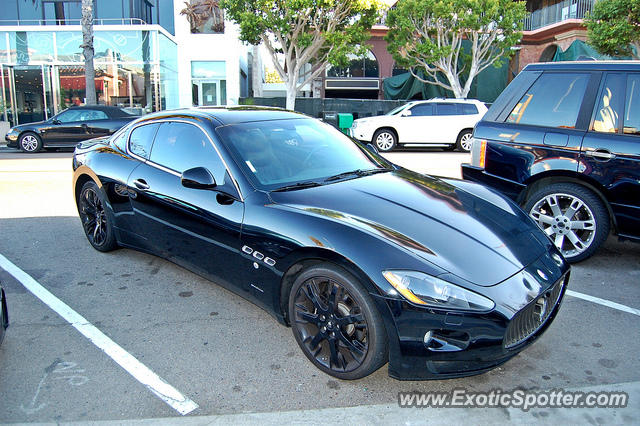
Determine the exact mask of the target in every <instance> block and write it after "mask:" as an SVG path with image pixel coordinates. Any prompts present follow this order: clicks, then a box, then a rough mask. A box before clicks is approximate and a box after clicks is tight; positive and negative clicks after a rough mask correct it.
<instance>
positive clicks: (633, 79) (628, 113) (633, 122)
mask: <svg viewBox="0 0 640 426" xmlns="http://www.w3.org/2000/svg"><path fill="white" fill-rule="evenodd" d="M622 131H623V133H625V134H628V135H640V75H638V74H635V75H634V74H632V75H629V76H628V77H627V96H626V98H625V108H624V127H623V130H622Z"/></svg>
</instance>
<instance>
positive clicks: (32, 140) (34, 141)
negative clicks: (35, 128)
mask: <svg viewBox="0 0 640 426" xmlns="http://www.w3.org/2000/svg"><path fill="white" fill-rule="evenodd" d="M18 147H19V148H20V150H22V152H26V153H29V154H33V153H34V152H38V151H40V150H41V149H42V139H40V136H38V135H36V134H35V133H32V132H26V133H23V134H22V135H20V138H19V139H18Z"/></svg>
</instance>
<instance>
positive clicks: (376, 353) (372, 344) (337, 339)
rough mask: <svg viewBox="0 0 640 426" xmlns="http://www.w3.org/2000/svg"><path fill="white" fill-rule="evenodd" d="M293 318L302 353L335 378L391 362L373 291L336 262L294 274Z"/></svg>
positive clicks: (362, 373) (349, 376)
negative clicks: (371, 292) (364, 286)
mask: <svg viewBox="0 0 640 426" xmlns="http://www.w3.org/2000/svg"><path fill="white" fill-rule="evenodd" d="M289 318H290V319H291V328H292V330H293V335H294V337H295V339H296V342H298V345H299V346H300V349H302V352H303V353H304V354H305V356H306V357H307V358H308V359H309V360H310V361H311V362H312V363H313V364H314V365H315V366H316V367H318V368H319V369H320V370H322V371H324V372H325V373H327V374H329V375H331V376H333V377H336V378H338V379H343V380H355V379H360V378H362V377H365V376H368V375H369V374H371V373H373V372H374V371H376V370H377V369H379V368H380V367H382V366H383V365H384V364H385V363H386V362H387V358H388V345H387V334H386V331H385V328H384V324H383V322H382V317H381V315H380V313H379V312H378V310H377V309H376V307H375V305H374V304H373V300H372V299H371V296H369V294H368V293H367V291H366V290H365V289H364V288H363V287H362V285H361V284H360V283H359V282H358V281H357V279H356V278H354V277H353V276H352V275H351V274H349V273H348V272H346V271H344V270H343V269H341V268H338V267H337V266H335V265H333V264H330V263H321V264H317V265H314V266H311V267H309V268H308V269H305V270H304V271H302V272H301V273H300V274H299V275H298V276H297V277H296V279H295V281H294V283H293V286H292V287H291V292H290V293H289Z"/></svg>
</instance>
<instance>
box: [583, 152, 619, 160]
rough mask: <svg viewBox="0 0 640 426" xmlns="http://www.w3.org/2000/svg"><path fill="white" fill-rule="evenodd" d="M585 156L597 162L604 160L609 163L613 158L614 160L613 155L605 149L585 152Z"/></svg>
mask: <svg viewBox="0 0 640 426" xmlns="http://www.w3.org/2000/svg"><path fill="white" fill-rule="evenodd" d="M584 155H585V156H587V157H593V158H595V159H598V160H604V161H609V160H613V159H614V158H616V155H615V154H612V153H611V152H609V151H607V150H606V149H596V150H593V151H586V152H585V153H584Z"/></svg>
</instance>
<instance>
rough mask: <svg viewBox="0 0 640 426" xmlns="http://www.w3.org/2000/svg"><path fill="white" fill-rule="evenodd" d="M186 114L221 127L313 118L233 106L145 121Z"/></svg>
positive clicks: (156, 115) (186, 111) (175, 114)
mask: <svg viewBox="0 0 640 426" xmlns="http://www.w3.org/2000/svg"><path fill="white" fill-rule="evenodd" d="M185 114H187V115H190V116H193V117H201V118H209V119H214V120H216V121H218V122H219V123H220V124H221V125H228V124H238V123H249V122H254V121H271V120H287V119H295V118H307V119H310V118H312V117H310V116H308V115H305V114H302V113H299V112H294V111H288V110H285V109H282V108H272V107H259V106H232V107H193V108H183V109H176V110H167V111H161V112H158V113H154V114H148V115H146V116H144V117H145V119H154V118H171V117H180V116H184V115H185Z"/></svg>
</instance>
